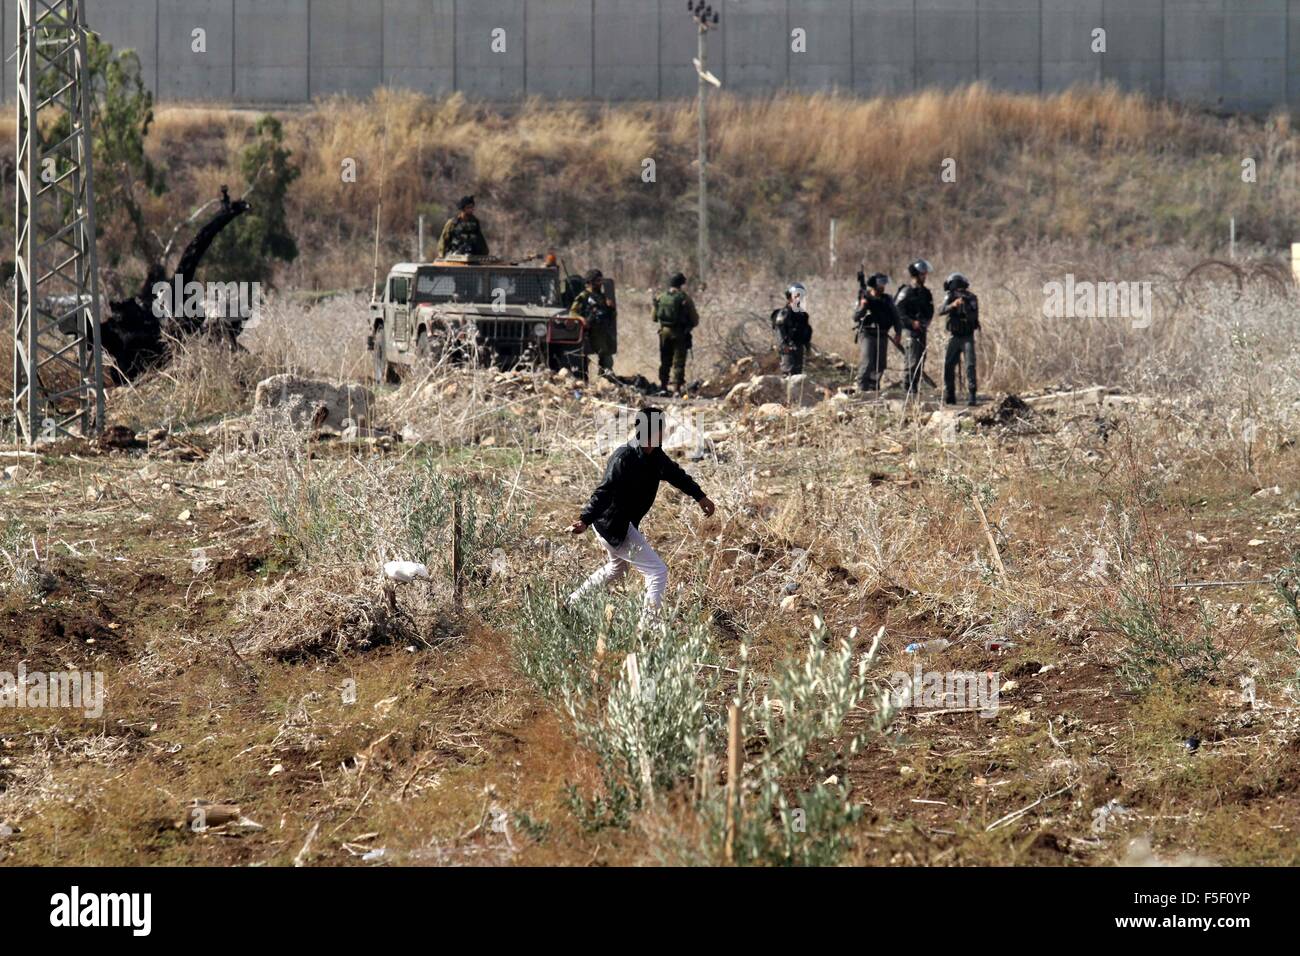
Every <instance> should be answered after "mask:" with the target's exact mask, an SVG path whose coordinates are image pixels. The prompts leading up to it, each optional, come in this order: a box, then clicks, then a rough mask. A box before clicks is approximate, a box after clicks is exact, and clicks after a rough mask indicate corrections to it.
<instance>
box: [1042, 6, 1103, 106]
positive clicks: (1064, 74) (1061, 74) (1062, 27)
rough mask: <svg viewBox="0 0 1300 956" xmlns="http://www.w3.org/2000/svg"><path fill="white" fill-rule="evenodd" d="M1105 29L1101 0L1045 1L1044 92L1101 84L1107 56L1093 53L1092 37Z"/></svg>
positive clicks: (1043, 32) (1043, 41) (1043, 42)
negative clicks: (1079, 85)
mask: <svg viewBox="0 0 1300 956" xmlns="http://www.w3.org/2000/svg"><path fill="white" fill-rule="evenodd" d="M1101 28H1102V0H1043V23H1042V29H1041V30H1040V31H1039V36H1040V42H1041V43H1042V59H1043V67H1042V69H1043V84H1042V87H1043V92H1044V93H1051V92H1056V91H1059V90H1064V89H1068V88H1069V87H1071V86H1075V85H1077V84H1080V83H1085V84H1086V83H1098V82H1100V81H1101V72H1102V61H1103V60H1104V59H1105V56H1106V55H1105V54H1100V53H1094V52H1093V50H1092V42H1093V40H1092V34H1093V31H1094V30H1098V29H1101Z"/></svg>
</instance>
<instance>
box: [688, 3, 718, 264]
mask: <svg viewBox="0 0 1300 956" xmlns="http://www.w3.org/2000/svg"><path fill="white" fill-rule="evenodd" d="M686 9H687V10H689V11H690V14H691V17H692V18H693V19H694V20H695V25H696V27H697V28H698V32H699V55H698V57H697V58H696V60H695V72H696V74H697V75H698V77H699V86H700V92H699V112H700V143H699V158H698V165H699V169H700V222H699V250H698V258H699V262H698V271H699V279H698V281H699V283H700V285H701V286H702V285H703V284H704V281H705V275H706V270H707V269H708V265H709V136H708V114H707V111H706V99H707V95H708V94H707V90H708V84H710V83H711V84H713V85H714V86H721V85H722V83H721V82H720V81H719V80H718V78H717V77H715V76H714V75H713V74H712V73H710V72H709V69H708V59H707V57H708V52H709V49H708V33H709V31H710V30H714V29H717V27H718V22H719V18H718V12H717V11H716V10H714V9H713V8H712V7H711V6H709V5H708V4H707V3H706V2H705V0H686Z"/></svg>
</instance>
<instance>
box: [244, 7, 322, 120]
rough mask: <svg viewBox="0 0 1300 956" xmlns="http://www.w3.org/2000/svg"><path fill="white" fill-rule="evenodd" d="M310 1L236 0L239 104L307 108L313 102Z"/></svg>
mask: <svg viewBox="0 0 1300 956" xmlns="http://www.w3.org/2000/svg"><path fill="white" fill-rule="evenodd" d="M307 27H308V20H307V0H235V99H236V100H238V101H240V102H252V103H301V102H303V101H305V100H307V99H308V98H309V97H310V93H309V87H308V78H307V73H308V70H309V68H310V65H309V59H308V46H307V42H308V29H307Z"/></svg>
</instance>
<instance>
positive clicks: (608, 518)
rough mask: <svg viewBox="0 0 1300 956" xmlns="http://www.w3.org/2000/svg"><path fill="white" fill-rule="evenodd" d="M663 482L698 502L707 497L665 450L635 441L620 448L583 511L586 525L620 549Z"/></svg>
mask: <svg viewBox="0 0 1300 956" xmlns="http://www.w3.org/2000/svg"><path fill="white" fill-rule="evenodd" d="M660 481H666V482H668V484H670V485H672V486H673V487H674V488H676V489H677V490H678V491H680V492H682V493H683V494H686V495H689V496H690V497H691V498H693V499H694V500H696V501H699V500H700V499H701V498H703V497H704V492H703V491H702V490H701V489H700V486H699V485H698V484H696V483H695V479H694V478H692V477H691V476H690V475H688V474H687V473H686V472H685V471H683V470H682V469H681V466H679V465H678V464H677V462H675V461H673V460H672V459H671V458H669V457H668V456H667V455H665V454H664V452H663V449H662V448H653V449H649V450H646V449H643V448H641V446H640V445H637V444H635V443H633V442H629V443H628V444H626V445H620V446H619V447H618V448H617V449H615V450H614V454H612V455H610V457H609V464H608V465H606V466H605V480H604V481H602V482H601V483H600V485H599V486H598V487H597V488H596V490H595V491H594V492H592V495H591V500H590V501H589V502H587V507H586V508H584V509H583V512H582V515H581V517H582V520H583V522H584V523H585V524H588V525H590V526H591V527H593V528H595V529H596V531H597V532H598V533H599V534H600V536H601V537H602V538H604V539H605V540H606V541H607V542H609V544H610V546H611V547H615V548H617V547H618V546H619V545H621V544H622V543H623V541H624V540H625V539H626V538H627V529H628V526H629V525H636V526H637V527H640V525H641V519H642V518H644V517H645V516H646V514H647V513H648V512H649V511H650V506H651V505H653V504H654V503H655V496H656V495H657V494H658V493H659V482H660Z"/></svg>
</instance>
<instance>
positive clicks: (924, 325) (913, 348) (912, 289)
mask: <svg viewBox="0 0 1300 956" xmlns="http://www.w3.org/2000/svg"><path fill="white" fill-rule="evenodd" d="M907 274H908V275H909V276H910V277H911V281H910V282H908V284H907V285H904V286H901V287H899V290H898V295H897V296H896V297H895V299H894V305H895V306H897V308H898V316H899V319H900V320H901V321H902V324H903V343H904V344H903V351H904V352H905V353H906V356H907V357H906V359H905V361H906V362H907V394H908V396H909V397H910V396H913V395H916V394H917V392H918V391H920V388H921V376H922V375H923V374H924V366H925V352H926V338H927V335H928V333H929V329H930V321H931V320H932V319H933V318H934V296H933V295H932V294H931V293H930V290H929V288H927V287H926V284H925V280H926V277H927V276H928V275H929V274H930V263H928V262H926V261H925V260H924V259H917V260H916V261H915V262H913V263H912V264H911V265H909V266H908V267H907Z"/></svg>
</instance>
